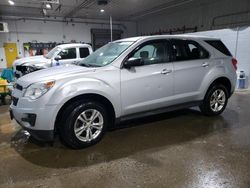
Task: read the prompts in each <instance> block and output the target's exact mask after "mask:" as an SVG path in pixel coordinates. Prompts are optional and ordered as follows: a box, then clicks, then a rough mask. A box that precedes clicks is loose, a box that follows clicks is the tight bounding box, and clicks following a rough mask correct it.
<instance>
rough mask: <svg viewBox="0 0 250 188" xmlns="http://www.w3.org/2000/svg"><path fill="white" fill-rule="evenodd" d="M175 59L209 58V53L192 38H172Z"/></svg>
mask: <svg viewBox="0 0 250 188" xmlns="http://www.w3.org/2000/svg"><path fill="white" fill-rule="evenodd" d="M172 53H173V61H186V60H196V59H207V58H209V53H208V52H207V51H206V50H205V49H204V48H203V47H202V46H200V45H199V44H198V43H197V42H195V41H191V40H177V39H176V40H172Z"/></svg>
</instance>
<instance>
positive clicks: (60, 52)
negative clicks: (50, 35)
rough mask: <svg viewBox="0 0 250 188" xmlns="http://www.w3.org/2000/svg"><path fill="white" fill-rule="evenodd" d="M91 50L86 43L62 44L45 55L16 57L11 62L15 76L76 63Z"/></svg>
mask: <svg viewBox="0 0 250 188" xmlns="http://www.w3.org/2000/svg"><path fill="white" fill-rule="evenodd" d="M92 52H93V50H92V47H91V46H90V45H88V44H62V45H58V46H56V47H55V48H53V49H52V50H51V51H50V52H49V53H48V54H47V55H45V56H43V55H39V56H32V57H25V58H21V59H17V60H16V61H14V63H13V69H14V74H15V77H16V78H20V77H21V76H23V75H25V74H28V73H31V72H34V71H37V70H41V69H46V68H49V67H53V66H57V65H66V64H77V63H79V62H80V61H81V60H83V59H84V58H85V57H87V56H88V55H89V54H91V53H92Z"/></svg>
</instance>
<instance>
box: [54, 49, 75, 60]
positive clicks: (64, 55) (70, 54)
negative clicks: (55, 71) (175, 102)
mask: <svg viewBox="0 0 250 188" xmlns="http://www.w3.org/2000/svg"><path fill="white" fill-rule="evenodd" d="M58 55H60V56H61V59H75V58H76V49H75V48H68V49H64V50H62V51H61V52H60V53H59V54H58Z"/></svg>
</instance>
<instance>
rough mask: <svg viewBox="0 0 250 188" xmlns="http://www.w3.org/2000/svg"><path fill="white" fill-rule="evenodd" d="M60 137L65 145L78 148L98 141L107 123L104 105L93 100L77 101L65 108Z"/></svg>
mask: <svg viewBox="0 0 250 188" xmlns="http://www.w3.org/2000/svg"><path fill="white" fill-rule="evenodd" d="M61 122H62V123H61V125H60V127H59V134H60V137H61V139H62V141H63V143H65V144H66V145H67V146H69V147H71V148H74V149H80V148H84V147H88V146H91V145H94V144H96V143H97V142H99V141H100V140H101V139H102V137H103V135H104V133H105V131H106V127H107V124H108V116H107V112H106V109H105V107H104V106H103V105H102V104H101V103H98V102H95V101H86V100H84V101H77V102H75V103H73V104H72V105H70V106H69V107H68V108H66V109H65V111H64V113H63V116H62V121H61Z"/></svg>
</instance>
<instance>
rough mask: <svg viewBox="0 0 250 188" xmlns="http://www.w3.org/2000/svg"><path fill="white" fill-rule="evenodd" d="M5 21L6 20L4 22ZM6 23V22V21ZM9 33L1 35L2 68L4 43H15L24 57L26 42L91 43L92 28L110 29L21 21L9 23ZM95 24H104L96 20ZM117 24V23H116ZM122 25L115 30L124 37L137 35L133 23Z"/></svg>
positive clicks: (96, 26) (98, 26)
mask: <svg viewBox="0 0 250 188" xmlns="http://www.w3.org/2000/svg"><path fill="white" fill-rule="evenodd" d="M3 21H4V20H3ZM5 22H6V21H5ZM7 22H8V25H9V30H10V32H9V33H0V68H5V67H6V59H5V54H4V49H3V43H5V42H14V43H17V46H18V54H19V56H20V57H23V43H25V42H32V41H37V42H70V41H71V40H75V41H77V42H85V43H91V32H90V30H91V29H92V28H98V29H108V28H109V25H106V24H86V23H74V25H72V23H68V24H67V23H62V22H50V21H46V22H43V21H34V20H25V21H24V20H19V21H7ZM95 22H103V21H98V20H96V21H95ZM115 23H116V22H115ZM119 24H122V26H120V25H114V26H113V28H114V29H120V30H122V31H123V32H124V33H123V36H122V37H130V36H135V35H136V24H135V23H133V22H119Z"/></svg>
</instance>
